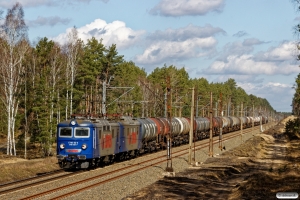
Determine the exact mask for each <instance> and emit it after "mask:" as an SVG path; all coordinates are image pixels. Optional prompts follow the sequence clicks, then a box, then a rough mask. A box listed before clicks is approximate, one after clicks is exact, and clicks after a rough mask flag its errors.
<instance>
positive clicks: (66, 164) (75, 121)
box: [56, 115, 268, 169]
mask: <svg viewBox="0 0 300 200" xmlns="http://www.w3.org/2000/svg"><path fill="white" fill-rule="evenodd" d="M267 122H268V119H267V117H262V118H260V117H213V119H212V132H213V135H214V136H215V135H218V134H219V133H220V129H221V128H222V133H223V134H224V133H228V132H231V131H236V130H240V128H241V124H242V126H243V128H249V127H252V123H254V125H255V126H257V125H259V124H260V123H263V124H264V123H267ZM191 128H192V129H193V133H194V139H195V140H200V139H204V138H207V137H209V133H210V120H209V118H205V117H196V118H194V122H193V127H191V119H190V118H185V117H173V118H172V119H171V120H169V119H167V118H163V117H155V118H154V117H151V118H132V117H129V116H122V117H120V118H118V119H114V120H107V119H101V118H97V117H92V116H80V115H73V116H72V118H71V119H69V120H66V121H63V122H60V123H59V124H58V125H57V150H56V151H57V159H58V163H59V165H60V167H61V168H65V169H70V168H76V169H85V168H91V167H97V166H100V165H102V164H104V163H111V162H113V161H116V160H117V161H121V160H125V159H128V158H132V157H136V156H138V155H140V154H143V153H147V152H148V153H149V152H153V151H157V150H160V149H165V148H166V143H167V138H168V137H169V136H170V133H171V135H172V145H173V146H178V145H181V144H187V143H188V142H189V132H190V129H191Z"/></svg>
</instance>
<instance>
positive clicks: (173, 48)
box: [135, 24, 226, 64]
mask: <svg viewBox="0 0 300 200" xmlns="http://www.w3.org/2000/svg"><path fill="white" fill-rule="evenodd" d="M219 33H221V34H226V32H225V31H224V30H223V29H221V28H218V27H212V26H211V25H206V26H204V27H200V26H194V25H191V24H190V25H188V26H186V27H183V28H179V29H166V30H164V31H155V32H154V33H151V34H149V35H148V36H147V40H148V42H147V43H148V47H146V49H145V50H144V52H143V54H141V55H137V56H136V57H135V61H136V62H137V63H138V64H159V63H165V62H168V63H170V62H172V63H174V62H178V61H183V60H186V59H189V58H195V57H196V58H198V57H209V56H211V55H212V54H213V53H215V52H216V50H215V46H216V45H217V40H216V39H215V38H214V37H213V36H214V35H217V34H219Z"/></svg>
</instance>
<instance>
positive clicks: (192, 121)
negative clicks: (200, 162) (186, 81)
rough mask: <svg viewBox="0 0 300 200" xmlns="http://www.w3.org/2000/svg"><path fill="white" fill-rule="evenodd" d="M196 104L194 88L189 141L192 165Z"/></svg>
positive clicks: (193, 90)
mask: <svg viewBox="0 0 300 200" xmlns="http://www.w3.org/2000/svg"><path fill="white" fill-rule="evenodd" d="M194 104H195V89H194V88H192V105H191V127H190V140H189V145H190V148H189V163H190V164H192V144H193V134H194V132H193V131H194Z"/></svg>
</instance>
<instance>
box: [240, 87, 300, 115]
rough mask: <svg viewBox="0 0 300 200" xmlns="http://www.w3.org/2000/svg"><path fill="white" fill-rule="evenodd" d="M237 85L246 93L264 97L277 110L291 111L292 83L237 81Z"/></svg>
mask: <svg viewBox="0 0 300 200" xmlns="http://www.w3.org/2000/svg"><path fill="white" fill-rule="evenodd" d="M237 85H238V86H240V87H241V88H243V89H244V90H245V91H246V93H247V94H253V95H255V96H258V97H261V98H265V99H267V100H268V102H269V103H270V105H271V106H272V107H273V108H276V109H277V111H282V112H291V106H290V105H291V103H292V98H293V95H294V92H295V91H294V89H292V85H289V84H283V83H279V82H268V83H265V84H261V83H260V84H256V83H239V82H237Z"/></svg>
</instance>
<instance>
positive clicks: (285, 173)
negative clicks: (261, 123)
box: [125, 118, 300, 200]
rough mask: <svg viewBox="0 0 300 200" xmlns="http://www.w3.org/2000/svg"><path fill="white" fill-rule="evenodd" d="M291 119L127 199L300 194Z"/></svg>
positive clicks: (299, 145) (299, 155) (299, 148)
mask: <svg viewBox="0 0 300 200" xmlns="http://www.w3.org/2000/svg"><path fill="white" fill-rule="evenodd" d="M288 119H290V118H288ZM288 119H285V120H284V121H282V122H280V123H278V124H277V125H276V126H275V127H274V128H272V129H269V130H267V131H265V132H264V133H261V134H259V135H257V136H255V137H253V138H251V139H250V140H248V141H247V142H245V143H244V144H242V145H241V146H239V147H238V148H235V149H233V150H230V151H228V152H225V153H223V154H221V155H220V156H218V157H213V158H209V159H207V160H206V162H204V163H203V164H202V165H201V166H199V167H191V168H189V169H188V170H186V171H185V172H182V173H177V174H176V176H175V177H165V178H163V179H161V180H159V181H158V182H156V183H154V184H152V185H150V186H148V187H146V188H144V189H142V190H141V191H139V192H136V193H135V194H133V195H131V196H128V197H127V198H125V199H126V200H129V199H138V200H144V199H151V200H153V199H157V200H159V199H164V200H165V199H277V198H276V193H277V192H297V193H298V194H300V140H293V141H288V140H287V138H286V137H285V135H284V134H283V132H284V124H285V122H286V121H287V120H288Z"/></svg>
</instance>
